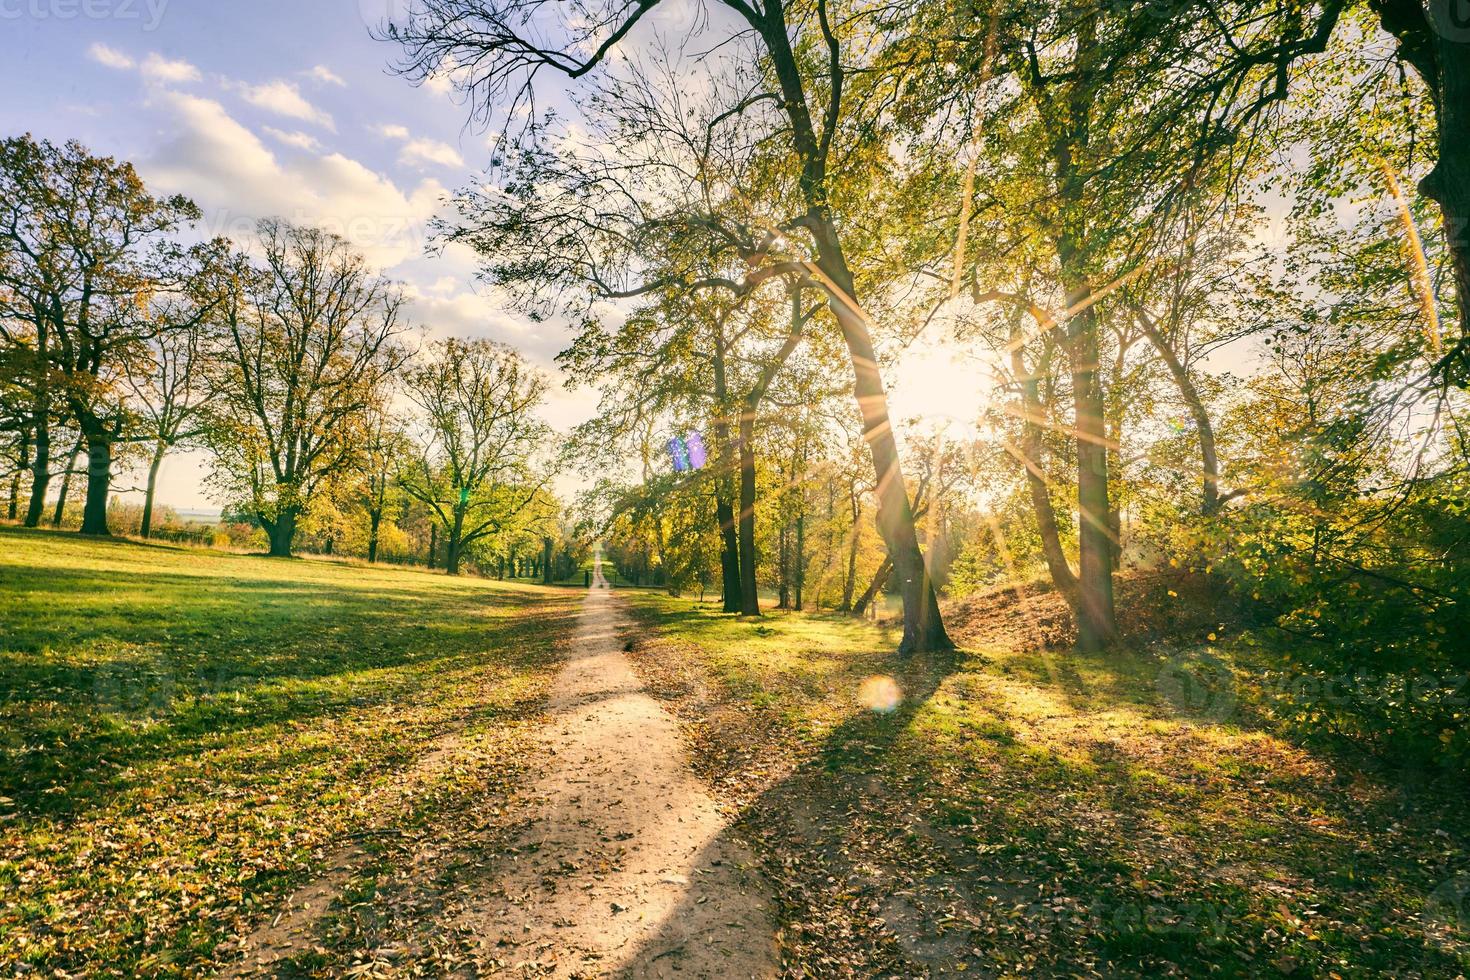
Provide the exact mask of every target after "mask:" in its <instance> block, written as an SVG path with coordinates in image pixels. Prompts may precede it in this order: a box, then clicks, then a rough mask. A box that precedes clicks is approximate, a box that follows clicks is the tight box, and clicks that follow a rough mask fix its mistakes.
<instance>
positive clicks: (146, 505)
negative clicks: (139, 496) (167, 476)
mask: <svg viewBox="0 0 1470 980" xmlns="http://www.w3.org/2000/svg"><path fill="white" fill-rule="evenodd" d="M167 450H168V446H166V445H164V444H163V443H162V442H159V443H158V444H157V445H155V446H154V447H153V459H152V461H150V462H149V464H148V489H147V490H146V491H144V493H143V523H142V524H141V525H139V527H138V534H139V535H141V536H142V537H144V538H147V537H148V536H149V535H150V534H152V533H153V494H154V491H156V490H157V489H158V470H159V468H160V467H161V466H162V465H163V454H164V453H165V452H166V451H167Z"/></svg>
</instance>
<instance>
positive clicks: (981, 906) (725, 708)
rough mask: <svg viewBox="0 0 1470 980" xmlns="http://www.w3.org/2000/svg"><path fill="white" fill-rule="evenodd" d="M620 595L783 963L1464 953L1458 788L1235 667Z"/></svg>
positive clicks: (1133, 965) (1085, 972) (1091, 967)
mask: <svg viewBox="0 0 1470 980" xmlns="http://www.w3.org/2000/svg"><path fill="white" fill-rule="evenodd" d="M629 601H630V603H631V604H632V605H633V608H634V611H635V613H636V615H637V617H638V619H639V621H640V622H641V623H642V625H643V627H644V629H645V630H646V636H645V637H643V638H641V639H640V640H639V641H638V643H637V645H636V650H637V653H636V656H637V658H638V662H639V665H640V669H641V670H642V672H643V673H644V674H645V676H647V677H648V678H649V679H650V681H651V683H652V685H653V686H654V688H655V690H656V692H657V693H658V694H660V696H662V697H664V698H666V699H668V702H669V704H670V706H671V707H672V708H673V709H674V710H675V711H676V712H677V713H678V714H679V715H680V716H681V719H682V720H683V721H684V723H685V724H686V727H687V730H688V732H689V733H690V735H691V738H692V741H693V744H694V748H695V762H696V768H697V769H699V770H700V772H701V774H702V775H703V776H705V778H707V779H708V780H709V782H710V783H711V785H713V786H715V787H716V788H717V790H718V791H719V795H721V796H722V798H723V800H724V802H725V803H726V804H727V805H728V806H729V807H731V808H732V809H733V810H734V811H735V812H737V813H738V815H739V816H738V826H739V827H740V829H741V830H742V832H743V833H744V834H745V835H746V836H748V837H749V838H750V839H751V840H752V841H753V843H754V846H755V848H756V850H757V852H758V853H760V854H761V857H762V862H763V866H764V869H765V871H766V873H767V874H768V875H769V877H770V878H771V879H772V881H773V882H774V883H775V885H776V888H777V891H778V896H779V902H780V917H781V922H780V926H781V930H782V937H781V938H782V944H783V949H784V953H785V956H786V961H787V967H788V971H789V973H790V975H793V976H831V975H860V976H920V975H939V974H947V973H954V972H970V971H973V972H974V973H976V974H979V975H983V976H1025V975H1035V974H1041V975H1047V976H1053V975H1062V976H1096V975H1102V976H1108V975H1118V974H1123V975H1145V976H1168V975H1187V976H1205V975H1218V976H1260V975H1271V976H1276V975H1286V976H1320V977H1333V976H1339V977H1348V976H1383V975H1389V976H1423V977H1454V976H1462V975H1464V974H1465V973H1466V971H1467V968H1470V944H1467V940H1470V916H1467V913H1470V905H1467V903H1466V897H1467V896H1466V890H1467V887H1466V886H1467V885H1470V879H1467V878H1466V877H1464V876H1463V874H1462V872H1463V870H1464V869H1465V868H1466V867H1467V863H1466V858H1467V841H1470V808H1467V806H1466V798H1465V793H1464V791H1463V787H1460V786H1457V785H1455V784H1453V783H1448V784H1447V782H1446V781H1445V780H1443V779H1439V778H1436V777H1435V776H1434V775H1433V774H1425V773H1405V772H1380V773H1378V774H1376V775H1375V774H1372V773H1373V768H1372V766H1371V765H1370V764H1369V763H1368V762H1367V760H1365V759H1363V758H1359V757H1343V756H1342V755H1333V754H1329V753H1327V752H1326V751H1324V750H1320V749H1308V748H1304V747H1302V746H1301V745H1298V744H1295V743H1293V742H1292V741H1290V740H1288V739H1287V738H1286V737H1284V736H1283V735H1282V734H1281V733H1279V732H1276V731H1274V730H1273V729H1272V727H1271V725H1269V724H1267V723H1266V722H1265V721H1263V720H1262V719H1263V717H1264V713H1262V712H1258V711H1256V710H1255V708H1254V707H1253V698H1254V695H1253V693H1252V690H1251V684H1250V680H1251V678H1250V675H1249V672H1248V671H1246V670H1245V669H1244V668H1241V667H1239V666H1237V668H1236V676H1235V677H1234V678H1233V679H1232V682H1231V685H1230V686H1229V687H1228V688H1227V687H1226V686H1222V687H1221V689H1220V691H1219V692H1217V694H1216V696H1214V697H1210V696H1201V692H1199V691H1195V692H1193V696H1191V697H1184V698H1180V697H1178V696H1177V694H1178V688H1179V686H1180V683H1181V678H1180V677H1179V676H1178V671H1179V665H1178V663H1177V662H1176V661H1172V660H1171V659H1169V658H1167V657H1165V656H1163V655H1159V654H1155V653H1152V652H1149V651H1142V652H1140V651H1135V650H1121V651H1116V652H1112V653H1108V654H1105V655H1097V656H1091V655H1079V654H1075V653H1072V652H1070V651H1066V652H1061V651H1058V652H1026V653H1022V652H1017V650H1016V649H1014V648H1013V647H1011V646H1008V645H1007V644H1005V643H1003V642H995V637H996V636H998V635H1000V634H1003V632H1004V631H1003V630H1000V629H998V628H997V623H996V622H995V621H994V620H992V621H989V622H986V623H985V624H983V626H984V632H985V633H986V635H987V636H989V637H991V640H990V641H989V642H984V643H976V642H973V641H972V642H970V643H968V644H965V645H966V646H968V647H969V648H970V649H969V652H966V653H961V654H958V655H955V656H953V657H945V658H942V659H938V660H934V659H930V660H916V661H914V662H903V661H901V660H899V659H898V658H897V657H896V656H894V655H893V654H892V653H891V651H892V650H893V649H894V647H895V645H896V637H895V636H894V635H892V634H891V633H890V632H887V631H885V630H884V629H883V628H882V627H875V626H870V625H867V624H864V623H857V622H853V621H851V620H847V619H842V618H837V617H831V618H828V617H823V616H801V615H783V614H780V613H771V614H769V615H767V616H766V617H765V618H764V620H763V621H760V622H742V621H737V620H732V619H729V618H726V617H721V616H719V615H718V614H716V613H715V612H714V611H713V607H711V606H709V605H699V604H696V603H692V602H690V601H688V600H673V599H669V598H667V597H664V596H658V595H653V594H648V593H639V594H635V595H631V596H630V597H629ZM1013 626H1014V627H1016V630H1017V635H1019V631H1020V630H1021V629H1022V628H1024V627H1025V626H1026V624H1024V623H1019V622H1017V623H1013ZM957 635H959V636H961V637H962V636H963V634H962V633H960V634H957ZM1017 646H1019V644H1018V645H1017ZM893 685H896V690H895V687H894V686H893ZM895 694H898V695H899V696H898V697H895Z"/></svg>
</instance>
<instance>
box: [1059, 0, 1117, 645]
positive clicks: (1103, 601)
mask: <svg viewBox="0 0 1470 980" xmlns="http://www.w3.org/2000/svg"><path fill="white" fill-rule="evenodd" d="M1099 16H1100V14H1099V12H1098V10H1097V9H1094V8H1087V9H1086V10H1085V11H1084V12H1083V14H1082V16H1081V18H1080V19H1079V20H1078V23H1077V27H1076V45H1075V47H1074V50H1073V54H1072V66H1073V68H1072V78H1071V79H1070V80H1069V81H1068V83H1067V87H1066V90H1065V98H1064V99H1062V100H1051V105H1050V107H1049V108H1050V109H1054V110H1055V111H1056V112H1057V113H1058V114H1059V116H1058V118H1054V119H1053V120H1052V124H1053V125H1054V126H1055V139H1054V142H1053V144H1052V154H1053V162H1054V164H1055V168H1056V180H1057V198H1058V202H1059V206H1060V214H1059V216H1058V219H1057V227H1056V235H1055V244H1056V256H1057V264H1058V266H1059V267H1060V270H1061V278H1062V285H1063V286H1064V287H1065V288H1066V291H1067V295H1066V302H1067V307H1068V309H1075V308H1076V307H1077V306H1078V305H1079V304H1080V303H1082V301H1083V300H1086V299H1088V298H1089V297H1091V295H1092V286H1091V282H1090V281H1089V279H1088V271H1089V270H1088V264H1087V260H1088V255H1089V254H1090V253H1089V248H1091V247H1092V246H1091V243H1090V241H1089V236H1088V226H1087V218H1088V202H1087V200H1086V194H1085V192H1086V185H1087V180H1088V179H1089V173H1088V169H1087V166H1086V163H1085V161H1086V159H1087V155H1088V152H1089V144H1090V141H1091V114H1092V108H1093V106H1092V101H1093V96H1094V90H1093V88H1092V87H1091V81H1092V79H1093V76H1094V72H1095V71H1096V70H1097V62H1098V58H1099V55H1098V45H1097V21H1098V18H1099ZM1099 326H1100V325H1099V323H1098V319H1097V307H1096V305H1088V306H1086V307H1085V308H1084V309H1082V310H1081V311H1080V312H1078V313H1076V315H1074V316H1073V317H1072V319H1071V320H1070V321H1069V322H1068V324H1067V327H1066V330H1067V341H1066V347H1067V355H1068V359H1069V361H1070V367H1071V371H1072V403H1073V408H1074V413H1075V419H1074V420H1073V428H1074V430H1075V436H1076V443H1077V515H1078V526H1077V538H1078V549H1077V550H1078V560H1077V587H1078V606H1077V647H1078V649H1080V650H1083V651H1094V650H1099V649H1102V648H1103V647H1105V646H1107V645H1108V644H1110V643H1112V642H1113V641H1114V640H1115V639H1116V637H1117V632H1118V628H1117V618H1116V616H1115V614H1114V608H1113V547H1114V542H1113V540H1112V539H1111V535H1110V530H1109V527H1108V522H1109V517H1110V515H1111V513H1112V510H1111V507H1110V506H1109V501H1108V447H1107V422H1106V418H1105V416H1104V413H1105V411H1106V405H1105V402H1104V399H1103V388H1102V379H1101V364H1100V360H1101V340H1100V338H1099Z"/></svg>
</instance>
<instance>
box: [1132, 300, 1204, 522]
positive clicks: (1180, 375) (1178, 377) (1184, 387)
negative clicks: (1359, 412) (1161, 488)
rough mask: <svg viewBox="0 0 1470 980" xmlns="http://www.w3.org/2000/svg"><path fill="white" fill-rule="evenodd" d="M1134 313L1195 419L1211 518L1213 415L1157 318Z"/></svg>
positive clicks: (1141, 312) (1146, 314)
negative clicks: (1161, 330) (1211, 417)
mask: <svg viewBox="0 0 1470 980" xmlns="http://www.w3.org/2000/svg"><path fill="white" fill-rule="evenodd" d="M1134 313H1135V314H1136V319H1137V320H1138V326H1139V327H1140V328H1141V329H1142V330H1143V333H1144V336H1146V337H1147V338H1148V340H1149V343H1151V344H1153V345H1154V350H1156V351H1158V352H1159V357H1160V358H1161V359H1162V360H1163V362H1164V366H1165V367H1167V368H1168V369H1169V377H1171V378H1173V379H1174V386H1175V387H1176V388H1178V389H1179V397H1180V398H1183V399H1184V404H1185V406H1186V407H1187V408H1188V409H1189V414H1190V417H1192V418H1193V419H1194V427H1195V430H1196V431H1197V432H1198V434H1199V454H1200V471H1201V474H1202V477H1203V482H1204V490H1203V496H1202V500H1201V502H1200V510H1201V512H1202V513H1203V514H1204V515H1205V516H1206V517H1209V516H1211V515H1212V514H1215V513H1217V512H1218V511H1219V510H1220V460H1219V458H1218V456H1217V455H1216V450H1215V427H1214V425H1213V424H1212V423H1211V422H1210V413H1209V412H1208V411H1207V410H1206V409H1205V401H1204V399H1203V398H1202V397H1201V396H1200V393H1199V389H1198V388H1197V387H1195V384H1194V379H1193V378H1191V377H1190V376H1189V370H1188V369H1187V368H1186V367H1185V366H1184V362H1183V361H1181V360H1180V359H1179V355H1178V354H1176V353H1175V352H1174V348H1172V347H1170V346H1169V344H1168V343H1167V342H1166V341H1165V340H1164V336H1163V334H1162V333H1160V332H1159V328H1158V325H1157V324H1156V323H1155V322H1154V320H1153V317H1151V316H1149V315H1148V313H1147V312H1145V311H1144V310H1142V309H1139V308H1137V307H1135V308H1134Z"/></svg>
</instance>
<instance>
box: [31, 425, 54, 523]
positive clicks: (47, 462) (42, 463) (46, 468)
mask: <svg viewBox="0 0 1470 980" xmlns="http://www.w3.org/2000/svg"><path fill="white" fill-rule="evenodd" d="M49 412H50V410H49V409H46V410H45V414H42V410H40V409H38V410H37V414H38V416H39V417H38V418H37V420H36V423H35V444H34V450H35V453H34V455H33V456H31V499H30V501H29V502H28V503H27V504H26V519H25V525H26V527H40V526H41V514H42V513H44V512H45V509H46V487H47V486H48V485H49V484H50V482H51V424H50V421H49V419H48V417H47V416H48V415H49Z"/></svg>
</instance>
